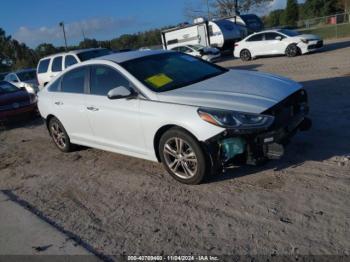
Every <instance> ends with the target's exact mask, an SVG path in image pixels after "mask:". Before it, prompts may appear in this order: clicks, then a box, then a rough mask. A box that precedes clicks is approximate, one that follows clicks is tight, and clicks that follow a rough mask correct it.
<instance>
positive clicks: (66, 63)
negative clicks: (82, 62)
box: [64, 55, 78, 68]
mask: <svg viewBox="0 0 350 262" xmlns="http://www.w3.org/2000/svg"><path fill="white" fill-rule="evenodd" d="M76 63H78V61H77V60H76V59H75V57H74V56H72V55H67V56H66V58H65V59H64V67H65V68H67V67H69V66H71V65H74V64H76Z"/></svg>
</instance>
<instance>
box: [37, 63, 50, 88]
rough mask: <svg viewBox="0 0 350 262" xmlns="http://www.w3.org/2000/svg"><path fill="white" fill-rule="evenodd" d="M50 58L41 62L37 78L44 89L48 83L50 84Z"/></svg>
mask: <svg viewBox="0 0 350 262" xmlns="http://www.w3.org/2000/svg"><path fill="white" fill-rule="evenodd" d="M50 60H51V59H50V58H47V59H42V60H40V62H39V64H38V68H37V71H36V72H37V78H38V82H39V85H40V86H41V87H43V86H44V85H45V84H46V83H48V82H50V72H49V65H50Z"/></svg>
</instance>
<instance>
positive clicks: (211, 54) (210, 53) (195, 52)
mask: <svg viewBox="0 0 350 262" xmlns="http://www.w3.org/2000/svg"><path fill="white" fill-rule="evenodd" d="M171 50H174V51H177V52H182V53H186V54H189V55H192V56H195V57H199V58H202V59H203V60H206V61H208V62H214V61H216V60H218V58H220V56H221V54H220V50H219V49H217V48H215V47H205V46H202V45H181V46H177V47H173V48H171Z"/></svg>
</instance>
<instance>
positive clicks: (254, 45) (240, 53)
mask: <svg viewBox="0 0 350 262" xmlns="http://www.w3.org/2000/svg"><path fill="white" fill-rule="evenodd" d="M322 47H323V41H322V39H321V38H320V37H319V36H316V35H308V34H300V33H298V32H296V31H292V30H287V29H278V30H267V31H262V32H259V33H255V34H252V35H249V36H247V37H246V38H245V39H243V40H242V41H240V42H237V43H235V49H234V52H233V54H234V56H235V57H237V58H241V59H242V60H243V61H248V60H250V59H253V58H255V57H258V56H269V55H286V56H288V57H294V56H297V55H298V54H306V53H309V52H312V51H315V50H317V49H320V48H322Z"/></svg>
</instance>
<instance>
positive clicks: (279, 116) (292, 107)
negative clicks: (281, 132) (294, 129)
mask: <svg viewBox="0 0 350 262" xmlns="http://www.w3.org/2000/svg"><path fill="white" fill-rule="evenodd" d="M306 112H307V94H306V91H305V90H304V89H301V90H298V91H297V92H295V93H293V94H291V95H290V96H288V97H287V98H285V99H284V100H282V101H281V102H279V103H278V104H276V105H274V106H273V107H271V108H269V109H268V110H266V111H265V112H263V114H265V115H271V116H274V117H275V121H274V123H273V125H272V127H271V128H272V129H275V128H280V127H284V126H286V125H287V124H288V123H289V122H290V121H291V120H292V119H293V118H294V117H295V116H297V115H299V114H300V113H306Z"/></svg>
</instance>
